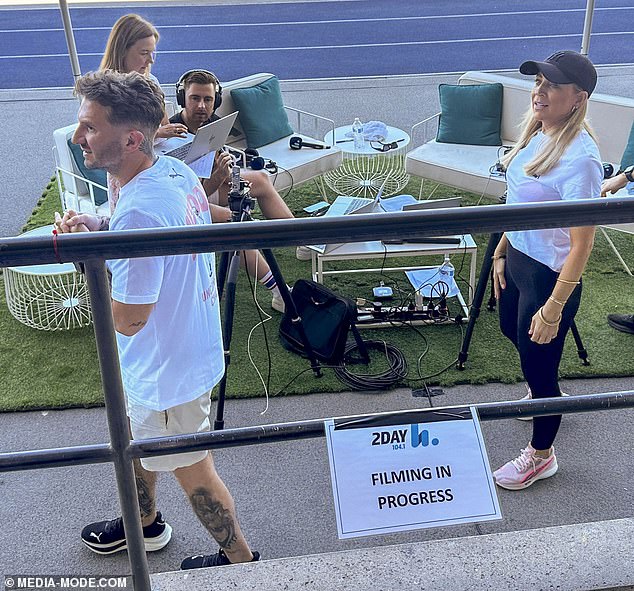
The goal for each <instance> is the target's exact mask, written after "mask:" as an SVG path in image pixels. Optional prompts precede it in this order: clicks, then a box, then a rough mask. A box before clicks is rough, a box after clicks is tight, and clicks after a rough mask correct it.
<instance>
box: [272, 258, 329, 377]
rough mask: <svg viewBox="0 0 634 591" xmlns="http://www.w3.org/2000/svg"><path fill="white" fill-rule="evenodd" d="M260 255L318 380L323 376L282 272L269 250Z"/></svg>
mask: <svg viewBox="0 0 634 591" xmlns="http://www.w3.org/2000/svg"><path fill="white" fill-rule="evenodd" d="M262 255H263V256H264V259H265V260H266V262H267V263H268V265H269V267H270V269H271V273H272V274H273V277H275V282H276V283H277V287H278V288H279V290H280V294H281V295H282V299H283V300H284V305H285V306H286V311H287V312H290V313H291V314H292V317H293V322H296V323H297V329H298V330H299V334H300V337H301V339H302V342H303V343H304V348H305V350H306V355H308V359H309V361H310V367H311V369H312V370H313V373H314V374H315V377H316V378H320V377H321V376H322V375H323V374H322V373H321V366H320V365H319V361H317V358H316V357H315V354H314V353H313V348H312V347H311V345H310V342H309V341H308V338H307V337H306V333H305V332H304V327H303V326H302V319H301V317H300V315H299V314H298V313H297V308H296V307H295V302H294V301H293V298H292V296H291V292H290V291H289V290H288V286H287V285H286V281H285V280H284V276H283V275H282V271H281V269H280V266H279V265H278V264H277V261H276V260H275V255H274V254H273V251H271V250H270V249H268V248H266V249H262Z"/></svg>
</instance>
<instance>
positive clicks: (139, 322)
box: [129, 320, 147, 328]
mask: <svg viewBox="0 0 634 591" xmlns="http://www.w3.org/2000/svg"><path fill="white" fill-rule="evenodd" d="M146 324H147V322H146V321H145V320H139V321H138V322H132V323H131V324H130V325H129V326H130V328H136V327H137V326H145V325H146Z"/></svg>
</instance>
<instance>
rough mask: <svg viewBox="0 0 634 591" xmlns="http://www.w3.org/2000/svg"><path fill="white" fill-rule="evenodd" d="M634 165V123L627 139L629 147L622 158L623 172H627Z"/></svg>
mask: <svg viewBox="0 0 634 591" xmlns="http://www.w3.org/2000/svg"><path fill="white" fill-rule="evenodd" d="M633 164H634V123H632V129H630V137H629V138H627V146H625V150H624V151H623V158H621V170H625V169H626V168H627V167H628V166H632V165H633Z"/></svg>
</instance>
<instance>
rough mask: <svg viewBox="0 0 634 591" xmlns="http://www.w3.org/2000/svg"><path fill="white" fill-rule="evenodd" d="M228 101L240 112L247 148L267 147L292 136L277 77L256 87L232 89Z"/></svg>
mask: <svg viewBox="0 0 634 591" xmlns="http://www.w3.org/2000/svg"><path fill="white" fill-rule="evenodd" d="M231 98H232V99H233V102H234V103H235V105H236V108H237V109H238V111H239V115H238V117H240V124H241V125H242V129H243V131H244V135H246V138H247V146H248V147H249V148H259V147H261V146H266V144H270V143H271V142H274V141H276V140H279V139H281V138H283V137H286V136H287V135H291V134H292V133H293V128H292V127H291V126H290V125H289V123H288V116H287V115H286V110H285V109H284V103H283V102H282V93H281V91H280V81H279V80H278V79H277V77H276V76H273V77H272V78H269V79H268V80H267V81H266V82H262V83H261V84H258V85H257V86H251V87H250V88H235V89H233V90H232V91H231Z"/></svg>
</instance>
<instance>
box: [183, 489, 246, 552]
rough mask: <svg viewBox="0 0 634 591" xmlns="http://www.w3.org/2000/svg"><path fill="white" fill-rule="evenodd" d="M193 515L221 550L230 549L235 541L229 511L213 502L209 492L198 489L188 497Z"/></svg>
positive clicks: (234, 529) (232, 520) (234, 528)
mask: <svg viewBox="0 0 634 591" xmlns="http://www.w3.org/2000/svg"><path fill="white" fill-rule="evenodd" d="M189 500H190V501H191V504H192V507H193V508H194V513H196V515H197V516H198V519H200V521H201V523H202V524H203V525H204V526H205V527H206V528H207V530H208V531H209V533H210V534H211V535H212V536H213V537H214V539H215V540H216V542H218V545H219V546H220V547H221V548H223V549H224V548H231V545H232V544H233V543H234V542H235V541H236V539H237V538H236V526H235V523H234V519H233V516H232V515H231V511H230V510H229V509H227V508H226V507H223V506H222V503H220V502H218V501H216V500H214V498H213V497H212V495H211V492H210V491H209V490H207V489H206V488H202V487H199V488H197V489H195V490H194V492H193V493H192V494H191V495H190V497H189Z"/></svg>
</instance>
